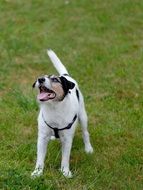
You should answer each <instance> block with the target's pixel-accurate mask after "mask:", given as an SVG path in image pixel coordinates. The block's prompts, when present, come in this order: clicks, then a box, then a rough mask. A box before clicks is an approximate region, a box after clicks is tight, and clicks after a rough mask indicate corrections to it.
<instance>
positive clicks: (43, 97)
mask: <svg viewBox="0 0 143 190" xmlns="http://www.w3.org/2000/svg"><path fill="white" fill-rule="evenodd" d="M49 98H50V94H49V93H46V92H42V93H40V94H38V99H39V100H48V99H49Z"/></svg>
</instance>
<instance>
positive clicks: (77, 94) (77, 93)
mask: <svg viewBox="0 0 143 190" xmlns="http://www.w3.org/2000/svg"><path fill="white" fill-rule="evenodd" d="M76 96H77V99H78V101H79V92H78V90H77V89H76Z"/></svg>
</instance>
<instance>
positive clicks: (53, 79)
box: [51, 78, 60, 82]
mask: <svg viewBox="0 0 143 190" xmlns="http://www.w3.org/2000/svg"><path fill="white" fill-rule="evenodd" d="M51 81H52V82H60V81H59V80H58V79H57V78H51Z"/></svg>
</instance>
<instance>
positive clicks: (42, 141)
mask: <svg viewBox="0 0 143 190" xmlns="http://www.w3.org/2000/svg"><path fill="white" fill-rule="evenodd" d="M47 54H48V56H49V58H50V60H51V62H52V63H53V65H54V67H55V68H56V70H57V72H58V73H59V76H55V75H44V76H40V77H38V78H37V80H36V81H35V82H34V84H33V88H37V89H38V91H39V93H38V96H37V101H38V103H39V105H40V112H39V116H38V140H37V161H36V167H35V170H34V171H33V172H32V174H31V176H32V177H37V176H40V175H42V174H43V169H44V160H45V156H46V151H47V144H48V142H49V141H50V139H52V138H53V136H54V137H55V138H59V139H60V141H61V145H62V161H61V172H62V174H63V175H64V176H65V177H67V178H71V177H72V173H71V171H70V168H69V159H70V152H71V147H72V142H73V137H74V133H75V129H76V126H77V123H78V121H79V122H80V124H81V128H82V135H83V141H84V144H85V151H86V152H87V153H92V152H93V148H92V146H91V143H90V138H89V132H88V130H87V114H86V110H85V106H84V99H83V96H82V93H81V91H80V90H79V87H78V84H77V82H76V81H75V80H74V79H73V78H72V77H71V76H70V75H69V73H68V71H67V69H66V68H65V66H64V65H63V64H62V62H61V61H60V59H59V58H58V57H57V55H56V54H55V53H54V51H52V50H47Z"/></svg>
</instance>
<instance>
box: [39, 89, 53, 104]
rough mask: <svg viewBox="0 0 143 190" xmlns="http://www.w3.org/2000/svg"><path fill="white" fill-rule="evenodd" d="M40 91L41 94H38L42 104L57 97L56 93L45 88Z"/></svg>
mask: <svg viewBox="0 0 143 190" xmlns="http://www.w3.org/2000/svg"><path fill="white" fill-rule="evenodd" d="M39 90H40V93H39V94H38V96H37V98H38V100H40V101H42V102H44V101H48V100H51V99H54V98H55V97H56V93H55V92H54V91H53V90H50V89H48V88H46V87H45V86H40V87H39Z"/></svg>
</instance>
